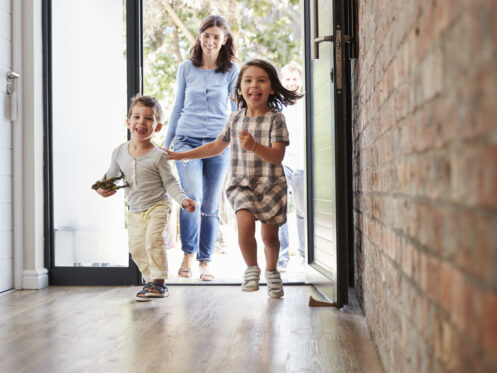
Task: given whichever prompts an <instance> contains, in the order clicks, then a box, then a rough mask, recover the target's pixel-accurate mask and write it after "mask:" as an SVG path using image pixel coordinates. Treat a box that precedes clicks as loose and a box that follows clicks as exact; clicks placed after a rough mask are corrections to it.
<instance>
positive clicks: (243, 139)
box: [238, 131, 256, 152]
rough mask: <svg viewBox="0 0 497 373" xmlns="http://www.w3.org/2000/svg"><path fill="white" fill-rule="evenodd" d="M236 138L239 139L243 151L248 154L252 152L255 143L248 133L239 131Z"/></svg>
mask: <svg viewBox="0 0 497 373" xmlns="http://www.w3.org/2000/svg"><path fill="white" fill-rule="evenodd" d="M238 137H239V139H240V145H241V146H242V148H243V149H245V150H248V151H250V152H251V151H253V150H254V147H255V144H256V142H255V140H254V138H253V137H252V135H251V134H250V133H248V132H247V131H240V134H239V135H238Z"/></svg>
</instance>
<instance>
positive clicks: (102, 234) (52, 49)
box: [43, 0, 141, 285]
mask: <svg viewBox="0 0 497 373" xmlns="http://www.w3.org/2000/svg"><path fill="white" fill-rule="evenodd" d="M43 25H44V84H45V86H44V89H45V92H44V99H45V108H44V112H45V129H46V130H45V133H46V137H45V157H46V159H45V192H46V196H45V201H46V204H45V214H46V216H45V240H46V248H45V249H46V258H45V261H46V265H47V267H49V282H50V284H53V285H124V284H138V283H139V282H140V275H139V272H138V270H137V267H136V265H135V264H134V262H133V261H132V260H131V259H130V256H129V253H128V242H127V236H128V235H127V228H126V211H127V208H126V200H125V194H124V191H122V190H121V191H119V193H116V195H114V196H112V197H111V198H101V197H100V196H98V195H97V194H96V193H95V191H94V190H92V189H91V186H92V184H93V183H94V182H95V181H96V180H97V179H101V178H102V176H103V175H104V173H105V172H106V170H107V167H108V166H109V164H110V159H111V154H112V149H114V148H115V147H116V146H117V145H118V144H120V143H122V142H124V141H126V139H127V129H126V125H125V118H126V113H127V108H128V102H129V99H130V97H131V96H133V95H134V94H136V93H137V92H139V91H141V87H140V83H139V82H140V81H141V79H140V66H141V65H140V59H141V54H140V51H141V47H140V46H139V44H140V40H141V39H140V38H141V30H140V26H141V18H140V13H139V1H138V0H127V1H123V0H106V1H100V0H72V1H66V0H44V1H43Z"/></svg>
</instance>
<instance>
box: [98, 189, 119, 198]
mask: <svg viewBox="0 0 497 373" xmlns="http://www.w3.org/2000/svg"><path fill="white" fill-rule="evenodd" d="M97 193H98V194H100V195H101V196H102V197H110V196H112V195H114V194H116V191H115V190H113V189H102V188H98V189H97Z"/></svg>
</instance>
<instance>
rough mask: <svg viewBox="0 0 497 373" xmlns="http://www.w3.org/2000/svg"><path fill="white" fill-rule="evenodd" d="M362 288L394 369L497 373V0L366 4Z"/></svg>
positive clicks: (359, 108)
mask: <svg viewBox="0 0 497 373" xmlns="http://www.w3.org/2000/svg"><path fill="white" fill-rule="evenodd" d="M359 43H360V44H359V47H360V55H359V57H358V58H357V60H355V61H354V62H353V76H354V82H353V85H354V88H353V92H352V96H353V101H354V107H353V159H354V162H353V163H354V164H353V168H354V235H355V245H356V246H355V255H356V269H355V273H356V279H355V282H356V288H357V289H358V293H359V295H360V300H361V303H362V306H363V310H364V312H365V315H366V318H367V322H368V325H369V327H370V330H371V333H372V336H373V339H374V341H375V343H376V345H377V348H378V351H379V354H380V357H381V359H382V362H383V364H384V366H385V370H386V371H387V372H432V371H435V372H487V371H489V372H490V371H492V372H495V371H497V62H496V61H497V0H436V1H434V0H429V1H428V0H418V1H415V0H359Z"/></svg>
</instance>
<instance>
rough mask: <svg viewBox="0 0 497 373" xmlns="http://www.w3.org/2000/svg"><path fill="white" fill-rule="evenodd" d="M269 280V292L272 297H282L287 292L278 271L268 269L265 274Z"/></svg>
mask: <svg viewBox="0 0 497 373" xmlns="http://www.w3.org/2000/svg"><path fill="white" fill-rule="evenodd" d="M265 277H266V281H267V294H268V295H269V296H270V297H271V298H281V297H282V296H283V295H284V294H285V293H284V292H283V281H282V280H281V275H280V273H279V272H278V271H266V274H265Z"/></svg>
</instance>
